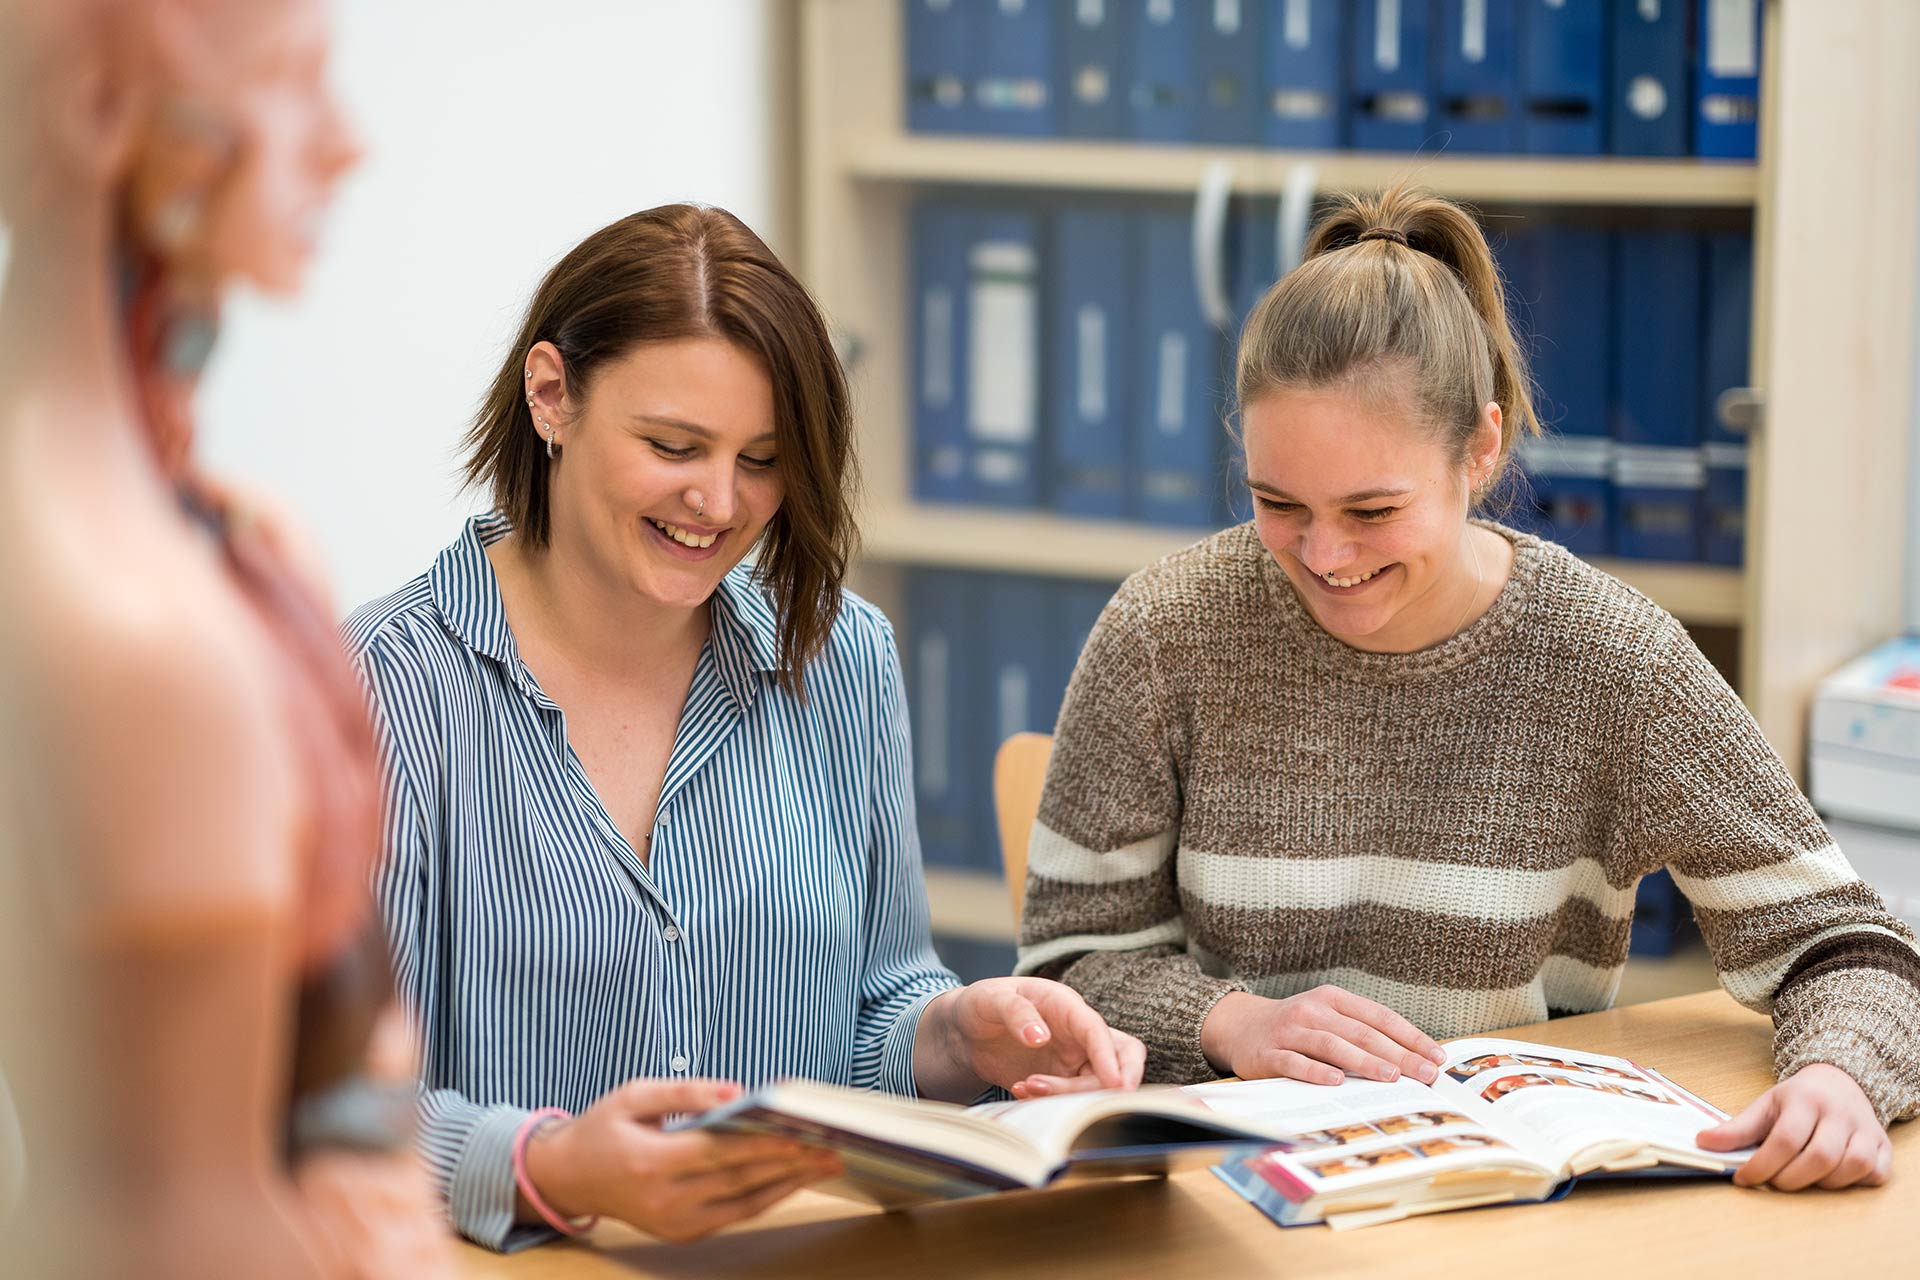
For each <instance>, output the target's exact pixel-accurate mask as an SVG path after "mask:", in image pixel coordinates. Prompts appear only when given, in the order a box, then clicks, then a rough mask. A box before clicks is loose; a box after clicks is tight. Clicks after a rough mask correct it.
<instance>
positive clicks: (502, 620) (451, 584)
mask: <svg viewBox="0 0 1920 1280" xmlns="http://www.w3.org/2000/svg"><path fill="white" fill-rule="evenodd" d="M512 531H513V525H512V524H511V523H510V522H509V521H508V520H507V518H506V516H504V515H502V514H501V513H499V512H498V511H493V512H488V513H487V514H485V515H478V516H474V517H473V518H472V519H470V520H468V521H467V526H466V528H465V529H464V530H462V531H461V534H460V536H459V537H458V538H457V539H455V540H454V542H453V544H452V545H451V546H449V547H447V549H446V550H444V551H442V552H441V553H440V556H439V558H438V559H437V560H435V561H434V564H433V571H432V573H431V574H429V575H428V576H429V583H430V586H431V588H432V591H433V603H434V606H435V607H436V608H437V609H439V610H440V616H441V617H442V618H444V619H446V623H447V627H448V629H449V630H451V631H452V632H453V634H454V635H455V636H457V637H458V638H459V639H460V641H461V643H463V644H465V645H466V646H467V647H468V648H469V649H472V650H473V651H474V652H475V653H479V654H483V655H485V656H486V657H489V658H492V659H493V660H494V661H495V662H498V663H499V664H500V665H501V667H503V668H504V669H505V670H506V671H507V672H508V674H510V675H511V676H512V677H513V680H514V683H515V684H517V685H519V686H520V689H521V691H522V692H523V693H525V694H527V696H529V697H536V696H538V697H544V696H545V695H543V694H540V693H539V689H538V686H537V685H535V683H534V680H533V676H532V674H531V673H530V672H529V671H528V670H527V668H526V665H525V664H524V663H522V662H521V661H520V653H519V650H518V649H517V648H516V647H515V645H514V643H513V632H512V630H511V629H510V628H509V627H508V626H507V608H506V605H505V604H504V603H503V602H502V601H501V599H500V581H499V579H498V578H496V577H495V576H494V573H493V563H492V561H490V560H488V559H487V548H488V547H490V546H492V545H493V544H494V543H496V542H498V541H500V539H502V538H504V537H506V536H507V535H508V534H509V533H511V532H512ZM712 612H713V626H712V631H711V634H710V639H709V643H710V644H711V645H712V646H713V656H714V661H715V663H716V664H717V665H718V667H719V670H720V678H721V679H722V680H723V681H725V682H726V685H727V690H728V692H730V693H731V694H732V695H733V697H734V700H735V701H736V702H738V703H739V704H740V705H741V706H743V707H744V706H747V705H748V704H750V703H751V702H752V701H753V698H754V695H755V693H756V692H757V691H758V689H759V684H760V681H759V679H758V677H759V675H760V674H762V673H771V672H774V671H778V670H779V669H780V657H779V654H780V644H779V625H778V623H777V622H776V621H775V618H774V614H773V606H772V604H771V603H770V602H769V601H768V599H767V593H766V590H765V588H764V587H763V585H762V584H761V583H760V582H759V581H758V579H757V577H756V575H755V571H754V566H753V565H752V563H751V562H745V563H741V564H738V565H735V566H734V567H733V569H732V570H731V571H729V572H728V574H727V576H726V577H724V578H722V579H720V585H719V587H718V588H717V589H716V590H715V591H714V593H713V611H712Z"/></svg>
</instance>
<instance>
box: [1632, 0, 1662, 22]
mask: <svg viewBox="0 0 1920 1280" xmlns="http://www.w3.org/2000/svg"><path fill="white" fill-rule="evenodd" d="M1637 7H1638V8H1639V10H1640V21H1642V22H1658V21H1660V0H1637Z"/></svg>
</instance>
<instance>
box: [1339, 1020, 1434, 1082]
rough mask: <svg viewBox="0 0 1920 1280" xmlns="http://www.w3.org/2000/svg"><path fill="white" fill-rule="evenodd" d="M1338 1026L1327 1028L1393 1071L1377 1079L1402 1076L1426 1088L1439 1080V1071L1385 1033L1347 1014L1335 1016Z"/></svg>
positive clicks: (1390, 1078) (1391, 1078)
mask: <svg viewBox="0 0 1920 1280" xmlns="http://www.w3.org/2000/svg"><path fill="white" fill-rule="evenodd" d="M1333 1016H1334V1017H1335V1018H1337V1019H1338V1021H1337V1022H1334V1023H1331V1024H1329V1025H1328V1027H1327V1030H1329V1031H1332V1032H1333V1033H1334V1034H1336V1035H1338V1036H1339V1037H1340V1038H1341V1039H1343V1040H1345V1041H1346V1042H1347V1043H1348V1044H1351V1045H1354V1046H1356V1047H1357V1048H1360V1049H1364V1050H1365V1051H1366V1052H1368V1053H1370V1054H1372V1055H1373V1056H1374V1057H1376V1058H1378V1059H1379V1060H1380V1061H1381V1062H1383V1063H1386V1064H1388V1065H1390V1066H1391V1067H1392V1068H1393V1074H1392V1075H1385V1076H1376V1077H1374V1078H1375V1079H1381V1080H1393V1079H1397V1078H1398V1077H1399V1076H1400V1075H1402V1074H1405V1075H1410V1076H1412V1077H1413V1078H1414V1079H1416V1080H1418V1081H1420V1082H1422V1083H1423V1084H1432V1083H1433V1081H1434V1080H1435V1079H1436V1078H1437V1077H1438V1076H1439V1074H1440V1071H1439V1068H1438V1067H1436V1066H1434V1065H1433V1063H1431V1062H1429V1061H1427V1060H1426V1059H1425V1058H1423V1057H1421V1056H1420V1055H1419V1054H1417V1053H1413V1052H1411V1051H1410V1050H1408V1049H1406V1048H1405V1047H1404V1046H1402V1045H1400V1044H1399V1043H1398V1042H1396V1041H1394V1040H1391V1039H1389V1038H1388V1037H1387V1034H1386V1033H1385V1032H1384V1031H1379V1030H1376V1029H1375V1028H1373V1027H1371V1026H1368V1025H1367V1024H1366V1023H1364V1022H1361V1021H1359V1020H1358V1019H1356V1018H1349V1017H1347V1016H1346V1015H1344V1014H1334V1015H1333Z"/></svg>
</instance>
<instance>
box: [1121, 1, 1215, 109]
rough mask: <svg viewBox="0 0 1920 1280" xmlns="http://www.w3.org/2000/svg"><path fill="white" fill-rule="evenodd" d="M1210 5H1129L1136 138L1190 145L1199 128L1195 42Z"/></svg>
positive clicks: (1131, 106) (1130, 102)
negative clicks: (1203, 7)
mask: <svg viewBox="0 0 1920 1280" xmlns="http://www.w3.org/2000/svg"><path fill="white" fill-rule="evenodd" d="M1205 2H1206V0H1128V3H1130V4H1131V5H1132V12H1131V13H1130V14H1129V15H1128V26H1129V27H1130V31H1129V36H1130V39H1129V41H1128V43H1129V48H1128V55H1129V57H1128V61H1129V63H1130V69H1131V72H1132V75H1133V83H1132V85H1131V86H1130V90H1129V93H1128V96H1127V118H1128V121H1129V124H1130V132H1131V133H1132V134H1133V136H1134V137H1136V138H1140V139H1143V140H1145V141H1148V142H1192V141H1193V140H1194V138H1195V136H1196V133H1195V131H1196V130H1197V129H1198V128H1199V123H1200V118H1199V108H1200V93H1199V86H1198V85H1197V83H1196V82H1195V76H1196V74H1197V73H1198V72H1199V69H1200V63H1199V58H1198V52H1197V49H1196V43H1197V40H1198V36H1199V27H1200V6H1201V5H1202V4H1203V3H1205Z"/></svg>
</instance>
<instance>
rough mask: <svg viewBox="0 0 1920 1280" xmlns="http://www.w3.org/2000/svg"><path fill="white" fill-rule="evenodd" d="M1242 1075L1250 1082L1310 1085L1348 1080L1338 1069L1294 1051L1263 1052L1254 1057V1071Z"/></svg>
mask: <svg viewBox="0 0 1920 1280" xmlns="http://www.w3.org/2000/svg"><path fill="white" fill-rule="evenodd" d="M1241 1074H1242V1075H1243V1076H1244V1077H1245V1078H1246V1079H1249V1080H1259V1079H1286V1080H1304V1081H1306V1082H1307V1083H1308V1084H1339V1083H1340V1082H1341V1081H1343V1080H1345V1079H1346V1076H1345V1075H1343V1074H1342V1073H1341V1071H1340V1069H1339V1068H1338V1067H1330V1066H1328V1065H1327V1064H1326V1063H1324V1062H1316V1061H1315V1060H1314V1059H1312V1058H1309V1057H1308V1056H1307V1055H1306V1054H1304V1053H1295V1052H1294V1051H1293V1050H1292V1049H1267V1050H1263V1051H1262V1052H1260V1053H1257V1054H1255V1055H1254V1058H1253V1070H1252V1071H1248V1072H1242V1073H1241Z"/></svg>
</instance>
